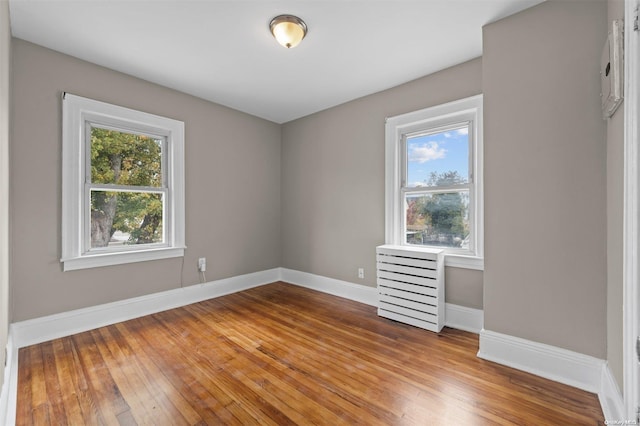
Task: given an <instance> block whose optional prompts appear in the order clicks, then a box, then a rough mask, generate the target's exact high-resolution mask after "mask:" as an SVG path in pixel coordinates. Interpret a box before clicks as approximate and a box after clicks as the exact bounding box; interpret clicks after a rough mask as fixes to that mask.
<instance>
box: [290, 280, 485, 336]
mask: <svg viewBox="0 0 640 426" xmlns="http://www.w3.org/2000/svg"><path fill="white" fill-rule="evenodd" d="M280 269H281V276H280V277H281V278H280V279H281V280H282V281H284V282H287V283H290V284H295V285H297V286H300V287H305V288H309V289H311V290H316V291H320V292H322V293H328V294H332V295H334V296H339V297H343V298H345V299H349V300H354V301H356V302H360V303H364V304H366V305H370V306H376V307H377V306H378V289H377V288H375V287H368V286H364V285H360V284H354V283H350V282H348V281H342V280H336V279H333V278H327V277H324V276H321V275H315V274H310V273H308V272H300V271H296V270H293V269H287V268H280ZM483 323H484V312H483V311H482V310H481V309H473V308H467V307H466V306H459V305H454V304H451V303H447V304H446V305H445V326H446V327H450V328H456V329H458V330H464V331H469V332H471V333H476V334H478V333H479V332H480V330H482V327H483Z"/></svg>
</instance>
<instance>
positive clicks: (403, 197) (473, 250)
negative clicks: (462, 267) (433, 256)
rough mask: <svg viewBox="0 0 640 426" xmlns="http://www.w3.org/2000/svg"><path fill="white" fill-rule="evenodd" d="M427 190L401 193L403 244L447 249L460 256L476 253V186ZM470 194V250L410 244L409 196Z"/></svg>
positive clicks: (403, 189)
mask: <svg viewBox="0 0 640 426" xmlns="http://www.w3.org/2000/svg"><path fill="white" fill-rule="evenodd" d="M427 188H429V189H425V188H419V189H415V188H410V189H405V188H402V189H401V191H400V194H401V195H400V200H401V201H400V203H399V204H400V209H401V212H400V218H401V219H400V220H401V244H402V245H410V246H413V247H435V248H445V249H446V250H447V251H448V252H452V253H458V254H471V253H476V230H475V229H474V223H475V215H476V213H475V209H474V208H473V205H474V202H475V194H474V190H473V189H474V185H473V184H464V185H456V186H455V187H447V188H442V187H427ZM456 192H459V193H468V194H469V207H468V208H469V228H470V229H469V248H468V249H467V248H457V247H449V246H435V245H434V246H430V245H428V244H425V245H417V244H410V243H408V242H407V240H406V235H407V232H408V229H407V210H406V208H405V205H406V203H407V196H413V197H415V196H420V195H436V194H451V193H456Z"/></svg>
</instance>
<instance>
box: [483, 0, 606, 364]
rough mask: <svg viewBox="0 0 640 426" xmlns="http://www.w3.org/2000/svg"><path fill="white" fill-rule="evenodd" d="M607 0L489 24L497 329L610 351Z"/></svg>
mask: <svg viewBox="0 0 640 426" xmlns="http://www.w3.org/2000/svg"><path fill="white" fill-rule="evenodd" d="M606 17H607V4H606V2H604V1H589V2H573V1H559V2H555V1H554V2H545V3H542V4H540V5H538V6H536V7H534V8H531V9H528V10H525V11H523V12H521V13H519V14H517V15H514V16H512V17H509V18H506V19H504V20H501V21H498V22H496V23H493V24H490V25H487V26H486V27H485V28H484V31H483V36H484V41H483V43H484V50H483V69H482V75H483V90H484V96H485V97H484V102H485V110H484V113H485V139H484V140H485V235H486V242H485V271H484V314H485V328H486V329H488V330H492V331H496V332H500V333H505V334H508V335H512V336H517V337H521V338H524V339H529V340H532V341H536V342H541V343H546V344H550V345H553V346H556V347H561V348H566V349H569V350H573V351H577V352H580V353H583V354H587V355H591V356H595V357H598V358H606V356H607V350H606V343H607V336H606V332H607V313H606V306H607V304H606V297H607V264H606V262H607V252H606V247H607V234H606V231H607V220H606V201H607V199H606V183H607V179H606V178H607V176H606V146H605V130H606V126H605V122H604V121H603V120H602V116H601V111H600V96H599V95H600V77H599V69H598V64H599V63H600V53H601V51H602V47H603V44H604V40H605V35H606Z"/></svg>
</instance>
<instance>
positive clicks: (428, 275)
mask: <svg viewBox="0 0 640 426" xmlns="http://www.w3.org/2000/svg"><path fill="white" fill-rule="evenodd" d="M376 260H377V284H378V315H380V316H381V317H385V318H389V319H392V320H394V321H400V322H404V323H406V324H410V325H413V326H416V327H420V328H424V329H426V330H430V331H435V332H440V330H442V327H444V322H445V318H444V307H445V298H444V250H438V249H426V248H412V247H406V246H394V245H383V246H379V247H377V248H376Z"/></svg>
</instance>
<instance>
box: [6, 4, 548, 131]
mask: <svg viewBox="0 0 640 426" xmlns="http://www.w3.org/2000/svg"><path fill="white" fill-rule="evenodd" d="M541 1H542V0H422V1H417V0H413V1H411V0H387V1H384V0H367V1H364V0H362V1H358V0H316V1H313V0H304V1H302V0H298V1H292V0H290V1H278V2H272V1H246V0H233V1H220V0H129V1H127V0H10V13H11V29H12V33H13V35H14V36H15V37H18V38H21V39H24V40H27V41H30V42H33V43H36V44H39V45H42V46H45V47H48V48H51V49H54V50H57V51H60V52H63V53H66V54H69V55H72V56H75V57H78V58H81V59H84V60H87V61H89V62H93V63H96V64H99V65H102V66H105V67H108V68H111V69H114V70H118V71H121V72H124V73H127V74H131V75H134V76H137V77H140V78H142V79H145V80H148V81H152V82H154V83H158V84H161V85H163V86H167V87H171V88H174V89H177V90H180V91H182V92H186V93H189V94H192V95H195V96H198V97H200V98H204V99H207V100H210V101H212V102H216V103H219V104H222V105H226V106H228V107H231V108H234V109H238V110H240V111H244V112H247V113H249V114H253V115H256V116H258V117H262V118H265V119H267V120H271V121H274V122H277V123H283V122H287V121H290V120H293V119H296V118H299V117H303V116H305V115H308V114H311V113H314V112H317V111H320V110H323V109H326V108H329V107H332V106H334V105H338V104H341V103H344V102H346V101H349V100H352V99H356V98H359V97H361V96H364V95H368V94H371V93H375V92H378V91H380V90H384V89H387V88H390V87H393V86H396V85H398V84H401V83H404V82H407V81H410V80H413V79H416V78H418V77H421V76H424V75H427V74H430V73H433V72H435V71H438V70H441V69H444V68H447V67H449V66H451V65H455V64H458V63H461V62H464V61H466V60H469V59H472V58H475V57H478V56H480V55H481V54H482V26H483V25H485V24H487V23H489V22H493V21H496V20H498V19H500V18H503V17H505V16H508V15H511V14H513V13H516V12H518V11H520V10H523V9H526V8H528V7H531V6H533V5H535V4H538V3H540V2H541ZM285 13H286V14H294V15H297V16H299V17H300V18H302V19H303V20H304V21H305V22H306V23H307V25H308V27H309V32H308V34H307V37H306V38H305V39H304V40H303V41H302V43H301V44H300V45H299V46H298V47H296V48H294V49H289V50H287V49H285V48H283V47H282V46H280V45H279V44H278V43H277V42H276V41H275V40H274V39H273V38H272V36H271V33H270V32H269V29H268V25H269V21H270V20H271V18H273V17H274V16H276V15H279V14H285Z"/></svg>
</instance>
